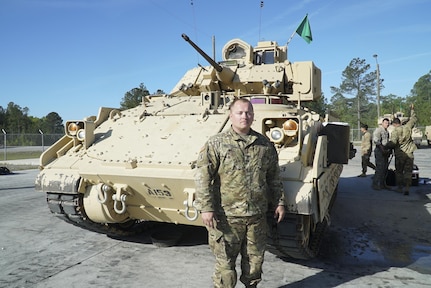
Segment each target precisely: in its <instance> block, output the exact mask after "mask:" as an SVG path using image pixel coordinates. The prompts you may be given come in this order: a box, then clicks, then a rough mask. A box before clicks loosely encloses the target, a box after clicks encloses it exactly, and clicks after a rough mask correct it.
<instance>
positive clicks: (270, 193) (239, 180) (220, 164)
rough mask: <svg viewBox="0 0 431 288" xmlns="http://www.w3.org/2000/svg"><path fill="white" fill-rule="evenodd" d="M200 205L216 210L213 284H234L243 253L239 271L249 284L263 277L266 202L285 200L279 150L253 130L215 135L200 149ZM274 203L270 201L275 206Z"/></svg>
mask: <svg viewBox="0 0 431 288" xmlns="http://www.w3.org/2000/svg"><path fill="white" fill-rule="evenodd" d="M197 168H198V172H197V175H196V185H197V199H196V202H197V205H198V207H199V210H200V211H202V212H214V213H215V215H216V216H215V217H216V219H217V221H216V223H215V226H216V227H215V228H214V229H212V228H208V230H209V233H208V235H209V245H210V248H211V250H212V252H213V253H214V255H215V257H216V265H215V272H214V275H213V281H214V286H215V287H235V285H236V282H237V274H236V270H235V266H236V265H235V262H236V258H237V257H238V254H239V253H241V270H242V275H241V277H240V280H241V282H243V283H244V284H245V285H246V287H256V285H257V283H259V282H260V281H261V274H262V263H263V256H264V252H265V246H266V230H267V223H266V212H267V211H268V206H269V205H272V206H273V207H275V206H276V205H284V196H283V188H282V184H281V182H280V179H279V166H278V155H277V153H276V150H275V148H274V146H273V144H272V143H271V142H269V141H268V140H267V139H266V138H265V137H264V136H262V135H261V134H259V133H257V132H255V131H253V130H250V132H249V134H248V135H246V136H241V135H239V134H237V133H235V131H234V130H233V129H232V128H230V130H229V131H226V132H223V133H219V134H217V135H215V136H213V137H211V138H210V139H209V140H208V142H207V143H206V144H205V146H204V147H203V148H202V150H201V151H200V153H199V158H198V162H197ZM271 209H272V207H271Z"/></svg>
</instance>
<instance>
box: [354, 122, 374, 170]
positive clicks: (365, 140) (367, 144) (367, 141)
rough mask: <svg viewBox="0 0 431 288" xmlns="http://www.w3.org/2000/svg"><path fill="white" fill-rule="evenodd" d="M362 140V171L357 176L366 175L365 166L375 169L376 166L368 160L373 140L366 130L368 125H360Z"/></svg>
mask: <svg viewBox="0 0 431 288" xmlns="http://www.w3.org/2000/svg"><path fill="white" fill-rule="evenodd" d="M361 132H362V142H361V157H362V173H361V174H359V175H358V177H366V176H367V167H370V168H371V169H373V170H376V166H375V165H374V164H373V163H371V162H370V156H371V148H372V146H373V145H372V144H373V140H371V134H370V132H368V125H367V124H362V125H361Z"/></svg>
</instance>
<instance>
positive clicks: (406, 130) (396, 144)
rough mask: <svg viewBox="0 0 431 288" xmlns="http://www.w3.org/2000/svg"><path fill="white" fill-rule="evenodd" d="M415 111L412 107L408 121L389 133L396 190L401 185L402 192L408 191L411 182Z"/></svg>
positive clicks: (414, 145) (414, 148) (414, 146)
mask: <svg viewBox="0 0 431 288" xmlns="http://www.w3.org/2000/svg"><path fill="white" fill-rule="evenodd" d="M416 121H417V118H416V113H415V111H414V110H413V109H412V110H411V114H410V119H409V121H408V122H407V123H406V124H404V125H402V126H398V127H396V128H395V130H394V131H392V133H391V138H390V143H389V145H388V146H390V147H391V148H393V149H394V152H395V174H396V179H397V185H398V190H399V191H400V192H401V191H402V189H403V187H404V188H405V190H404V193H405V194H406V195H407V194H408V193H409V187H410V186H411V183H412V171H413V161H414V157H413V152H414V151H415V150H416V148H417V147H416V144H415V143H414V142H413V139H412V129H413V127H414V125H415V124H416Z"/></svg>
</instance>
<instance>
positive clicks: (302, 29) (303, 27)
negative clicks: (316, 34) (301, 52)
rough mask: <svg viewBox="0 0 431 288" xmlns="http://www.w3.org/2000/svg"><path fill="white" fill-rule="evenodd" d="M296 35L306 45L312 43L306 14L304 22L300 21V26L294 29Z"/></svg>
mask: <svg viewBox="0 0 431 288" xmlns="http://www.w3.org/2000/svg"><path fill="white" fill-rule="evenodd" d="M296 33H298V35H299V36H301V37H302V39H304V40H305V42H307V43H308V44H310V42H311V41H313V36H312V35H311V28H310V22H308V14H307V15H305V18H304V20H302V22H301V24H299V26H298V28H297V29H296Z"/></svg>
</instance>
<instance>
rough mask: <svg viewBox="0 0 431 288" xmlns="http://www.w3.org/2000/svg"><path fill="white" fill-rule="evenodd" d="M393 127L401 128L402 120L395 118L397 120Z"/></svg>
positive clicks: (394, 121)
mask: <svg viewBox="0 0 431 288" xmlns="http://www.w3.org/2000/svg"><path fill="white" fill-rule="evenodd" d="M392 125H394V126H395V127H398V126H400V125H401V120H400V118H395V119H394V120H393V121H392Z"/></svg>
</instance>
